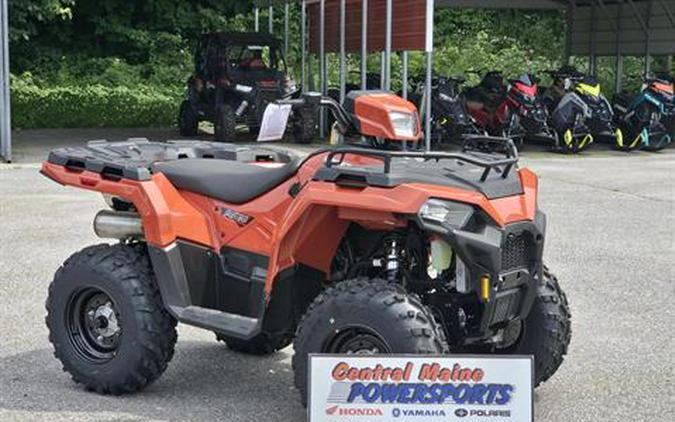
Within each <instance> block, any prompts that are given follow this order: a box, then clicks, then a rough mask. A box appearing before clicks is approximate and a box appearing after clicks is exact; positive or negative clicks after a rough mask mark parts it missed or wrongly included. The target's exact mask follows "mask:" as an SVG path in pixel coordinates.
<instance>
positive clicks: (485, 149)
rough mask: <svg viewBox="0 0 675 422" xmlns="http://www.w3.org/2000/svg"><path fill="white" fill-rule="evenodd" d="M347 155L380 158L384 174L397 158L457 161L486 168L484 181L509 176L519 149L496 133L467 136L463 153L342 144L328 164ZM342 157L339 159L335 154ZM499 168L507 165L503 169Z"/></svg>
mask: <svg viewBox="0 0 675 422" xmlns="http://www.w3.org/2000/svg"><path fill="white" fill-rule="evenodd" d="M495 152H501V153H502V154H503V155H504V157H503V158H495V155H496V154H495ZM347 154H353V155H362V156H368V157H374V158H379V159H381V160H382V161H383V167H384V168H383V173H384V174H389V173H390V172H391V162H392V159H394V158H418V159H422V160H424V161H432V160H433V161H436V162H439V161H440V160H457V161H460V162H465V163H469V164H472V165H474V166H477V167H481V168H483V169H484V170H483V173H482V175H481V177H480V181H481V182H485V181H486V180H487V178H488V176H489V175H490V172H491V171H493V170H495V171H497V172H498V173H500V176H501V177H502V178H503V179H506V178H507V177H508V176H509V173H510V172H511V170H512V169H513V167H514V166H515V165H516V164H517V163H518V149H517V148H516V146H515V144H514V143H513V141H511V140H510V139H507V138H499V137H493V136H469V137H467V138H466V139H465V142H464V145H463V147H462V152H458V153H457V152H456V153H453V152H437V151H428V152H416V151H385V150H373V149H366V148H358V147H350V146H341V147H337V148H335V149H333V150H331V151H330V152H329V153H328V156H327V157H326V163H325V165H326V167H328V168H331V167H333V166H336V165H338V166H339V165H340V164H342V162H343V161H344V158H345V156H346V155H347ZM336 156H339V158H338V159H336V158H335V157H336ZM500 167H504V168H503V170H500Z"/></svg>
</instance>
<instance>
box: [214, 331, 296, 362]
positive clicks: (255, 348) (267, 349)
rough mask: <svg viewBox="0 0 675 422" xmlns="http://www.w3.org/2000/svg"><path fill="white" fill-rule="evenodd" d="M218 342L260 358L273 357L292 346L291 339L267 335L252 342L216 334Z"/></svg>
mask: <svg viewBox="0 0 675 422" xmlns="http://www.w3.org/2000/svg"><path fill="white" fill-rule="evenodd" d="M216 340H218V341H222V342H224V343H225V344H227V347H228V348H230V349H231V350H234V351H235V352H239V353H246V354H249V355H259V356H262V355H271V354H272V353H274V352H276V351H278V350H281V349H283V348H284V347H286V346H288V345H289V344H291V339H290V338H270V337H269V336H268V335H267V334H265V333H261V334H258V335H257V336H255V337H253V338H252V339H250V340H241V339H238V338H234V337H230V336H226V335H224V334H220V333H216Z"/></svg>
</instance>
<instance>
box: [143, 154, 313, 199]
mask: <svg viewBox="0 0 675 422" xmlns="http://www.w3.org/2000/svg"><path fill="white" fill-rule="evenodd" d="M301 162H302V161H301V160H300V159H299V158H295V159H293V160H291V161H290V162H288V163H285V164H284V165H282V166H280V167H274V168H269V167H263V166H259V165H255V164H248V163H243V162H239V161H230V160H220V159H208V158H187V159H181V160H175V161H161V162H157V163H154V164H153V165H152V167H151V169H152V172H153V173H162V174H164V176H166V178H167V179H169V181H170V182H171V183H172V184H173V185H174V186H175V187H177V188H178V189H181V190H187V191H190V192H195V193H200V194H202V195H206V196H209V197H212V198H216V199H220V200H223V201H225V202H229V203H231V204H243V203H245V202H248V201H250V200H252V199H253V198H256V197H258V196H260V195H262V194H264V193H265V192H268V191H270V190H271V189H273V188H275V187H276V186H278V185H280V184H281V183H283V182H284V181H286V180H288V179H289V178H290V177H291V176H293V175H294V174H295V172H296V171H297V169H298V167H299V166H300V163H301Z"/></svg>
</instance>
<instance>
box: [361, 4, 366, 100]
mask: <svg viewBox="0 0 675 422" xmlns="http://www.w3.org/2000/svg"><path fill="white" fill-rule="evenodd" d="M367 73H368V0H361V89H366V88H367V79H366V74H367Z"/></svg>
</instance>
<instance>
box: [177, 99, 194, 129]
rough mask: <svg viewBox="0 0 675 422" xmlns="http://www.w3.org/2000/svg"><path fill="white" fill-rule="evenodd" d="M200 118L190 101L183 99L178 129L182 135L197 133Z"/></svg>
mask: <svg viewBox="0 0 675 422" xmlns="http://www.w3.org/2000/svg"><path fill="white" fill-rule="evenodd" d="M198 126H199V119H198V117H197V113H196V112H195V110H194V108H193V107H192V104H190V101H187V100H185V101H183V102H182V103H181V105H180V112H179V115H178V130H179V132H180V135H181V136H195V135H197V128H198Z"/></svg>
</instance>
